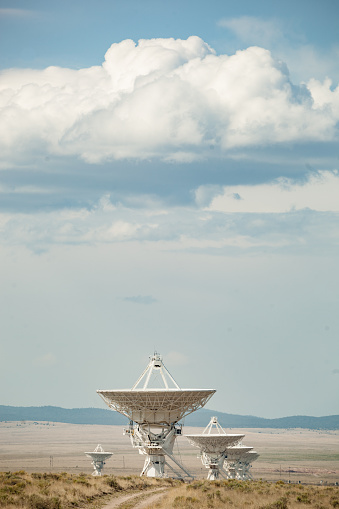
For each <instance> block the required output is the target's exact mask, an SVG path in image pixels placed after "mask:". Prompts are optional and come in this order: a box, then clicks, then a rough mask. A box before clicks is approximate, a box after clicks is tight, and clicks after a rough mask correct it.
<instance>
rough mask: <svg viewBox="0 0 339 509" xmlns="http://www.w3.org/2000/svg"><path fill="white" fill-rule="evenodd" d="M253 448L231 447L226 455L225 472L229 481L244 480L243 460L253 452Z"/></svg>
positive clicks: (243, 446)
mask: <svg viewBox="0 0 339 509" xmlns="http://www.w3.org/2000/svg"><path fill="white" fill-rule="evenodd" d="M252 449H253V447H247V446H245V445H241V444H239V445H237V446H235V447H230V448H229V449H227V451H226V453H225V457H224V458H225V461H224V470H225V472H226V473H227V477H228V479H239V480H243V479H244V476H243V473H242V470H243V458H244V457H246V455H247V454H249V453H250V452H251V451H252Z"/></svg>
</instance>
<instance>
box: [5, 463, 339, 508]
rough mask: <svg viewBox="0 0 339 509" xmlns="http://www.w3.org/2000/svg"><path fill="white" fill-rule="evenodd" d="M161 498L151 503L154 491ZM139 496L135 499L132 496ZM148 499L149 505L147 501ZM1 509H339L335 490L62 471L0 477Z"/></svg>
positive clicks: (335, 488)
mask: <svg viewBox="0 0 339 509" xmlns="http://www.w3.org/2000/svg"><path fill="white" fill-rule="evenodd" d="M159 488H163V489H164V492H163V493H162V494H160V495H161V496H160V497H158V498H156V500H155V501H154V502H152V495H153V494H154V491H155V490H158V489H159ZM136 494H137V495H138V496H135V495H136ZM148 500H149V502H148ZM0 507H1V508H2V509H19V508H21V509H72V508H79V509H105V508H106V509H108V508H109V507H116V508H119V509H132V508H135V509H137V508H139V507H140V508H141V507H147V508H149V509H172V508H173V509H179V508H182V509H210V508H215V509H218V508H230V509H244V508H249V509H297V508H298V509H301V508H302V507H309V508H310V509H332V508H339V488H338V487H337V486H311V485H307V486H304V485H302V484H296V485H292V484H286V483H284V482H283V481H277V482H276V483H269V482H267V481H262V480H259V481H246V482H244V481H235V480H229V481H206V480H196V481H193V482H191V483H183V482H180V481H175V480H173V479H148V478H146V479H144V478H140V477H138V476H118V477H117V476H110V475H104V476H102V477H92V476H91V475H88V474H84V473H80V474H69V473H67V472H61V473H58V474H56V473H31V474H29V473H27V472H25V471H18V472H2V473H0Z"/></svg>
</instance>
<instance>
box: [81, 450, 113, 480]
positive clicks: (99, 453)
mask: <svg viewBox="0 0 339 509" xmlns="http://www.w3.org/2000/svg"><path fill="white" fill-rule="evenodd" d="M85 454H86V456H87V457H88V458H90V459H91V460H92V465H93V467H94V472H93V473H92V475H95V476H100V475H101V471H102V469H103V468H104V465H105V463H106V462H105V460H108V458H110V457H111V456H112V455H113V453H112V452H105V451H104V450H103V448H102V447H101V445H100V444H98V445H97V446H96V448H95V449H94V451H93V452H85Z"/></svg>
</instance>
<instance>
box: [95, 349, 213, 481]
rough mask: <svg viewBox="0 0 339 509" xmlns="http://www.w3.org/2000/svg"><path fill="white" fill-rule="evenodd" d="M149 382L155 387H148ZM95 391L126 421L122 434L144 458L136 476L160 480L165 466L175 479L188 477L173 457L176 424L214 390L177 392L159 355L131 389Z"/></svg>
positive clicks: (177, 427)
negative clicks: (158, 478) (139, 472)
mask: <svg viewBox="0 0 339 509" xmlns="http://www.w3.org/2000/svg"><path fill="white" fill-rule="evenodd" d="M151 382H153V385H154V384H155V385H156V386H155V387H153V388H151V387H150V386H151ZM157 384H160V385H161V387H159V386H158V385H157ZM97 392H98V394H99V395H100V396H101V397H102V399H103V400H104V402H105V403H106V404H107V405H108V406H109V408H111V409H112V410H116V411H117V412H119V413H121V414H122V415H125V416H126V417H127V418H128V419H129V420H130V426H129V428H128V429H126V430H125V434H126V435H129V436H130V439H131V442H132V445H133V447H135V448H137V449H138V450H139V453H140V454H142V455H144V456H145V462H144V467H143V469H142V472H141V474H140V475H146V476H148V477H164V476H165V475H166V474H165V465H167V466H168V468H170V470H171V471H172V472H173V473H174V474H175V475H176V476H179V477H183V474H182V472H183V473H184V474H185V475H187V476H189V477H192V476H191V474H190V473H189V472H188V471H187V469H186V468H185V467H184V466H183V465H182V464H181V462H180V461H179V460H178V459H177V458H176V457H175V456H174V454H173V447H174V443H175V440H176V437H177V436H178V435H180V434H181V426H180V425H179V424H178V422H179V421H180V420H181V419H183V418H184V417H185V416H187V415H189V414H191V413H192V412H195V411H196V410H198V409H199V408H202V407H203V406H205V405H206V403H207V402H208V401H209V399H210V398H211V397H212V396H213V394H214V393H215V392H216V391H215V390H214V389H181V388H180V387H179V385H178V384H177V383H176V381H175V380H174V378H173V377H172V375H171V374H170V373H169V371H168V370H167V369H166V367H165V365H164V363H163V360H162V357H161V355H159V354H158V353H154V355H152V356H151V357H150V361H149V363H148V366H147V367H146V369H145V370H144V372H143V373H142V374H141V376H140V377H139V378H138V380H137V381H136V383H135V384H134V385H133V387H132V388H131V389H120V390H115V389H114V390H98V391H97ZM169 460H171V463H170V462H169ZM178 469H179V470H178Z"/></svg>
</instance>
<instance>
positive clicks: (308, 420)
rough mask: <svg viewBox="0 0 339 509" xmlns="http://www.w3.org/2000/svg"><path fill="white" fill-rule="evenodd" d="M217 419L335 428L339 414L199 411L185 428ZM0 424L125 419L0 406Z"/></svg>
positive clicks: (102, 412)
mask: <svg viewBox="0 0 339 509" xmlns="http://www.w3.org/2000/svg"><path fill="white" fill-rule="evenodd" d="M212 415H213V416H214V415H215V416H216V417H218V421H219V423H220V425H221V426H222V427H224V428H226V429H230V428H305V429H328V430H335V429H339V415H328V416H324V417H311V416H307V415H295V416H291V417H280V418H277V419H265V418H263V417H255V416H253V415H235V414H227V413H224V412H216V411H215V410H208V409H205V408H202V409H200V410H197V411H196V412H194V413H193V414H191V415H188V416H187V417H186V418H185V419H184V424H185V425H186V426H197V427H205V426H206V425H207V424H208V421H209V419H210V418H211V416H212ZM0 421H2V422H4V421H7V422H8V421H47V422H64V423H71V424H114V425H126V424H128V419H127V418H126V417H124V416H123V415H121V414H119V413H118V412H114V411H112V410H106V409H102V408H71V409H69V408H60V407H55V406H41V407H15V406H6V405H0Z"/></svg>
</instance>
